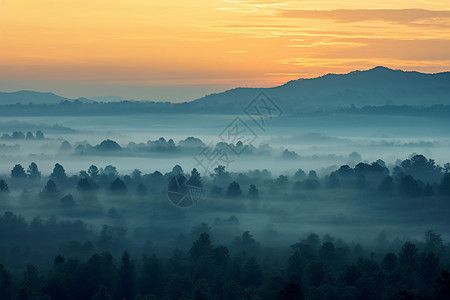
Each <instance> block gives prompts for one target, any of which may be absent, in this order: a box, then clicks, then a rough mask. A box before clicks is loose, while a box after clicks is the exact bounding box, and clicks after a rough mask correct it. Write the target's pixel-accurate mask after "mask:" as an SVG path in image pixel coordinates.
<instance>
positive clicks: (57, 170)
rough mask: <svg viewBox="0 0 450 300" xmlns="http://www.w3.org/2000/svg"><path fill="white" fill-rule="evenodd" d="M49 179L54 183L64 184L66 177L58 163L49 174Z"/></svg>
mask: <svg viewBox="0 0 450 300" xmlns="http://www.w3.org/2000/svg"><path fill="white" fill-rule="evenodd" d="M50 179H51V180H53V181H54V182H58V183H64V182H65V181H66V180H67V175H66V171H65V170H64V167H63V166H61V165H60V164H58V163H57V164H55V167H54V168H53V172H52V173H51V174H50Z"/></svg>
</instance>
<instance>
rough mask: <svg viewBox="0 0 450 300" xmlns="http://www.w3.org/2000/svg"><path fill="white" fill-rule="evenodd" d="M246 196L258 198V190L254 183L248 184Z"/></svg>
mask: <svg viewBox="0 0 450 300" xmlns="http://www.w3.org/2000/svg"><path fill="white" fill-rule="evenodd" d="M247 196H248V197H249V198H250V199H258V198H259V191H258V189H257V188H256V186H255V185H254V184H250V187H249V188H248V193H247Z"/></svg>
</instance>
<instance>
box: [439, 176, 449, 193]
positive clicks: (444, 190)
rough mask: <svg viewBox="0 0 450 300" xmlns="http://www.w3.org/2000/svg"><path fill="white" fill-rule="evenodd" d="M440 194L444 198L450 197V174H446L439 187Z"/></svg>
mask: <svg viewBox="0 0 450 300" xmlns="http://www.w3.org/2000/svg"><path fill="white" fill-rule="evenodd" d="M439 192H440V193H441V195H442V196H447V197H449V196H450V173H446V174H445V175H444V177H443V178H442V181H441V184H440V185H439Z"/></svg>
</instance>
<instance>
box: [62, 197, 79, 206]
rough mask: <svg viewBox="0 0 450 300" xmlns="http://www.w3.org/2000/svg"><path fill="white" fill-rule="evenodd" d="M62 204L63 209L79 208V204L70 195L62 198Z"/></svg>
mask: <svg viewBox="0 0 450 300" xmlns="http://www.w3.org/2000/svg"><path fill="white" fill-rule="evenodd" d="M60 202H61V206H62V207H63V208H75V207H76V206H77V203H76V202H75V200H74V199H73V196H72V195H70V194H69V195H65V196H64V197H62V198H61V200H60Z"/></svg>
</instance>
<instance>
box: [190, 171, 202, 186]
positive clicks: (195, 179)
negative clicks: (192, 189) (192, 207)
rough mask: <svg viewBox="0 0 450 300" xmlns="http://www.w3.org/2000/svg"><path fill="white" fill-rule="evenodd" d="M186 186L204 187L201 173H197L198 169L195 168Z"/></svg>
mask: <svg viewBox="0 0 450 300" xmlns="http://www.w3.org/2000/svg"><path fill="white" fill-rule="evenodd" d="M186 184H189V185H192V186H196V187H201V186H202V179H201V177H200V173H199V172H198V171H197V169H196V168H193V169H192V171H191V177H189V179H188V180H187V182H186Z"/></svg>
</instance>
